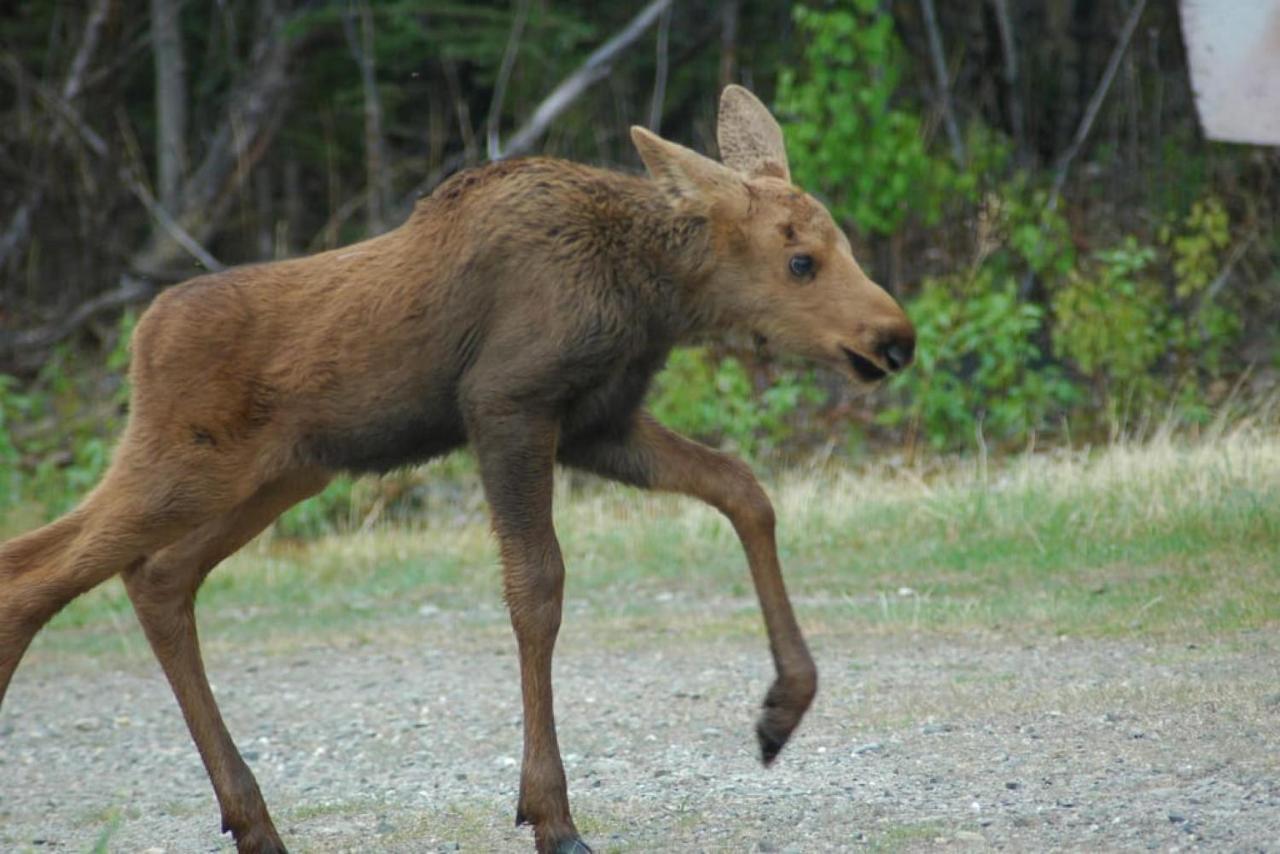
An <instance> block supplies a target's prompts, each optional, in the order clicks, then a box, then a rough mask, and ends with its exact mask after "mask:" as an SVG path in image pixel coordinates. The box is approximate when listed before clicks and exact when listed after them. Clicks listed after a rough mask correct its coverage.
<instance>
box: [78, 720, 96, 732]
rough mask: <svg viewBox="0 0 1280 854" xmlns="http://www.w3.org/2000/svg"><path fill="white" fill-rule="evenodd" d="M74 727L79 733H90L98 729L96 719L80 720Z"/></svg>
mask: <svg viewBox="0 0 1280 854" xmlns="http://www.w3.org/2000/svg"><path fill="white" fill-rule="evenodd" d="M74 726H75V728H76V729H78V730H80V731H81V732H92V731H93V730H95V729H97V728H98V719H97V718H80V720H78V721H76V722H75V724H74Z"/></svg>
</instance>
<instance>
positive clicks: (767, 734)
mask: <svg viewBox="0 0 1280 854" xmlns="http://www.w3.org/2000/svg"><path fill="white" fill-rule="evenodd" d="M790 737H791V731H790V730H787V731H786V732H780V731H778V730H777V729H775V728H773V727H771V726H770V724H769V721H768V720H767V719H766V718H761V719H760V722H759V723H757V724H756V738H757V739H759V740H760V761H761V762H763V763H764V764H765V765H766V766H768V765H772V764H773V760H775V759H777V758H778V754H779V753H780V752H781V751H782V747H783V745H785V744H786V743H787V739H788V738H790Z"/></svg>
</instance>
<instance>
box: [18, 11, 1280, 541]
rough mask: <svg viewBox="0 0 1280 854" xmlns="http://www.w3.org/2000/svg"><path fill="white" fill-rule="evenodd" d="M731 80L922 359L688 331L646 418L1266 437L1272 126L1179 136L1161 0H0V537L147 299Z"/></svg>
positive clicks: (87, 440) (987, 435)
mask: <svg viewBox="0 0 1280 854" xmlns="http://www.w3.org/2000/svg"><path fill="white" fill-rule="evenodd" d="M730 82H740V83H743V84H745V85H747V86H749V87H750V88H752V89H753V90H755V91H756V92H757V93H758V94H759V95H760V96H761V97H762V98H763V99H764V100H765V101H766V102H767V103H769V104H770V105H771V106H772V107H773V108H774V109H775V111H776V113H777V115H778V116H779V117H780V119H781V121H782V123H783V125H784V127H785V130H786V133H787V141H788V146H789V151H790V157H791V161H792V169H793V174H794V177H795V179H796V181H797V183H799V184H800V185H802V186H804V187H805V188H807V189H809V190H811V191H812V192H814V193H815V194H816V195H817V196H818V197H819V198H821V199H822V200H823V201H825V202H826V203H827V204H828V205H829V206H830V208H831V210H832V212H833V214H834V215H835V217H836V218H837V220H838V221H839V222H840V224H841V225H842V226H843V227H845V228H846V229H847V231H848V233H849V234H850V237H851V239H852V241H853V243H854V247H855V253H856V254H857V256H858V257H859V258H860V259H861V260H862V263H863V266H864V267H865V268H866V269H867V270H868V271H869V273H870V274H871V275H872V276H873V277H874V278H876V279H877V280H878V281H879V282H881V283H882V284H884V286H885V287H886V288H887V289H888V290H890V291H891V292H892V293H893V294H895V295H896V296H897V297H898V298H899V299H900V300H901V301H902V302H903V303H904V304H905V305H906V306H907V308H908V311H909V312H910V314H911V316H912V317H913V319H914V321H915V322H916V324H917V325H918V328H919V333H920V342H921V343H920V349H919V354H920V355H919V360H918V363H917V365H915V366H914V367H913V368H912V370H910V371H908V372H907V373H906V374H904V375H903V376H902V377H901V378H899V379H897V380H895V381H894V382H892V383H890V384H889V385H887V386H886V387H884V388H882V389H880V390H878V391H877V392H875V393H874V394H871V395H869V396H868V395H864V394H861V393H858V392H855V391H853V390H851V389H849V388H848V387H847V383H845V382H844V381H843V380H842V379H841V378H840V377H837V376H835V375H834V374H832V375H828V374H827V373H825V372H824V371H821V370H815V369H813V368H811V367H809V366H807V365H804V364H802V363H798V362H793V361H790V360H787V359H785V358H778V357H775V356H773V355H770V354H767V353H761V352H757V351H756V350H754V349H753V347H752V345H751V342H749V341H734V340H725V341H713V342H709V343H707V344H706V345H705V346H701V347H696V348H691V349H685V350H680V351H678V352H677V353H676V354H675V356H674V357H673V359H672V361H671V363H670V365H669V367H668V369H667V370H666V372H665V373H664V374H663V375H662V376H661V377H660V378H659V381H658V383H657V385H656V388H655V389H654V391H653V394H652V396H651V406H652V408H653V409H654V410H655V411H656V412H657V414H658V415H659V416H660V417H661V418H663V419H664V420H665V421H666V422H668V423H669V424H671V425H672V426H673V427H676V428H677V429H680V430H682V431H685V432H687V433H690V434H692V435H695V436H697V437H698V438H700V439H703V440H704V441H707V442H710V443H712V444H715V445H719V446H721V447H727V448H731V449H734V450H736V451H738V452H740V453H743V454H745V455H747V456H749V457H751V458H754V459H755V460H756V461H757V462H759V463H762V464H764V465H765V466H766V467H775V468H781V467H785V466H787V465H790V464H794V463H796V462H797V461H801V460H804V461H806V464H808V463H810V462H812V461H813V460H815V459H816V460H818V461H819V462H822V463H830V464H835V465H853V466H858V465H860V464H863V463H865V462H867V461H868V460H870V459H872V458H873V455H874V458H876V459H888V460H890V461H906V462H909V463H912V464H917V465H925V466H926V467H927V466H928V465H929V462H928V461H929V460H934V459H942V458H945V457H946V456H947V455H950V454H953V453H955V452H960V453H968V452H973V451H976V452H978V453H980V454H982V455H984V457H985V455H987V454H993V455H994V454H997V453H999V452H1002V451H1003V452H1013V451H1021V450H1023V449H1027V448H1067V447H1074V448H1080V447H1083V446H1088V445H1091V444H1106V443H1108V442H1111V441H1113V440H1115V439H1116V438H1118V437H1126V438H1128V437H1139V438H1141V437H1144V436H1147V435H1149V434H1151V433H1152V432H1154V431H1158V430H1160V431H1172V432H1175V433H1178V434H1185V435H1192V436H1194V435H1195V434H1197V433H1198V432H1200V431H1203V430H1204V429H1205V428H1206V427H1209V426H1210V425H1213V424H1218V425H1222V424H1232V425H1238V424H1242V423H1258V422H1261V423H1264V424H1269V425H1274V420H1275V419H1274V412H1275V406H1274V404H1275V401H1276V388H1277V378H1278V377H1280V299H1277V295H1278V294H1280V272H1278V271H1280V150H1278V149H1276V148H1268V147H1261V146H1248V145H1232V144H1221V143H1211V142H1207V141H1206V140H1205V139H1204V137H1203V135H1202V133H1201V130H1200V128H1199V125H1198V123H1197V117H1196V111H1195V104H1194V99H1193V94H1192V88H1191V81H1190V78H1189V73H1188V67H1187V56H1186V48H1185V45H1184V39H1183V33H1182V32H1181V29H1180V21H1179V16H1178V9H1177V5H1176V4H1175V3H1174V2H1173V0H1152V2H1146V0H1124V1H1123V2H1115V3H1099V2H1091V1H1090V0H1046V2H1037V3H1020V2H1015V0H966V2H956V3H934V2H933V0H894V2H878V0H841V2H829V3H808V4H800V3H792V2H741V0H686V1H685V2H679V3H674V2H670V0H655V2H650V3H648V4H641V3H609V4H602V3H590V2H572V0H559V1H558V2H549V0H514V2H510V1H509V0H508V2H466V3H463V2H437V0H416V1H415V2H398V1H397V0H386V2H376V1H375V0H357V1H356V2H311V3H288V2H282V1H281V0H265V2H248V0H219V2H214V3H201V2H182V0H151V2H150V3H149V5H146V6H144V5H143V4H140V3H134V4H131V3H124V2H119V1H118V0H91V2H88V3H71V2H39V3H13V2H8V3H3V4H0V200H2V202H3V203H2V204H0V508H4V512H5V513H6V515H7V516H8V517H9V520H8V521H7V522H6V524H5V525H4V526H2V529H0V534H4V535H8V534H13V533H17V531H18V530H20V529H21V528H22V527H24V526H26V525H28V524H29V523H33V522H35V521H38V520H39V519H40V518H43V517H46V516H48V515H51V514H55V513H57V512H60V511H62V510H65V509H66V508H67V507H68V506H70V505H71V504H73V503H74V502H75V501H76V500H78V498H79V497H80V496H81V495H82V494H83V493H84V491H85V490H86V489H87V488H88V487H90V486H91V485H92V484H93V483H94V482H95V481H96V479H97V477H98V476H99V474H100V473H101V471H102V469H103V467H104V466H105V464H106V462H107V460H108V459H109V454H110V448H111V444H112V442H113V440H114V437H115V436H116V435H117V434H118V432H119V429H120V427H121V425H122V423H123V420H124V418H125V417H126V413H127V383H126V380H125V378H124V370H125V368H126V366H127V360H128V350H127V342H128V337H129V333H130V330H131V329H132V325H133V323H134V322H135V321H136V318H137V316H138V313H139V312H140V311H141V310H142V309H143V308H144V307H145V304H146V302H147V300H148V299H150V298H151V297H152V296H154V294H155V293H157V292H158V291H159V290H160V289H162V288H164V287H165V286H167V285H170V284H172V283H175V282H178V281H181V280H184V279H186V278H189V277H191V276H193V275H196V274H198V273H200V272H202V271H204V270H209V269H219V268H221V267H224V266H230V265H234V264H240V263H248V262H257V261H263V260H270V259H274V258H285V257H291V256H296V255H300V254H304V253H308V252H314V251H317V250H322V249H327V248H330V247H334V246H340V245H344V244H346V243H350V242H353V241H356V240H359V239H362V238H364V237H366V236H369V235H373V234H377V233H379V232H382V231H385V230H387V229H389V228H393V227H395V226H396V225H397V224H399V223H400V222H401V221H402V220H403V219H404V217H405V215H406V214H407V212H408V211H409V210H410V209H411V208H412V205H413V203H414V201H415V200H416V199H417V198H419V197H421V196H422V195H423V194H425V193H428V192H430V190H431V189H432V187H434V186H435V185H436V184H438V183H439V182H440V181H441V180H443V179H444V178H445V177H447V176H448V175H449V174H452V173H453V172H455V171H457V170H459V169H463V168H466V167H468V166H471V165H475V164H479V163H482V162H485V161H486V160H487V159H491V158H494V157H506V156H516V155H521V154H532V153H542V154H548V155H553V156H558V157H566V158H571V159H575V160H581V161H586V162H591V163H598V164H605V165H609V166H613V167H616V168H620V169H625V170H632V171H638V170H639V169H640V165H639V161H638V159H637V157H636V154H635V152H634V150H633V149H632V146H631V143H630V141H629V136H628V133H627V130H628V128H629V126H630V125H632V124H641V125H646V126H648V127H650V128H652V129H654V130H657V131H659V132H661V133H662V134H663V135H665V136H667V137H668V138H672V139H675V140H677V141H680V142H682V143H685V144H687V145H690V146H692V147H694V148H696V149H698V150H701V151H706V152H708V153H714V151H715V141H714V139H715V137H714V129H715V128H714V119H715V105H716V99H717V94H718V92H719V90H720V88H721V87H722V86H723V85H725V84H727V83H730ZM922 461H923V462H922ZM441 469H443V471H444V473H445V474H448V472H450V471H455V472H464V473H465V471H466V470H467V469H469V463H468V461H467V460H466V458H465V457H461V458H456V459H453V460H450V461H448V462H446V464H444V465H443V466H440V467H437V469H436V471H435V472H434V473H433V475H432V477H433V478H436V479H438V478H439V477H440V475H441ZM430 479H431V478H426V477H424V476H423V475H422V474H421V473H420V472H402V473H398V474H396V475H394V476H391V477H388V478H384V479H382V480H381V481H376V482H360V483H352V482H350V481H340V482H338V483H336V484H335V485H334V486H333V487H331V488H330V490H329V491H328V492H326V493H325V494H324V495H322V496H320V497H319V498H318V499H315V500H313V501H312V502H310V503H309V504H308V505H306V506H304V507H303V508H300V509H297V510H295V511H293V512H292V513H291V514H290V515H289V516H287V517H286V518H285V519H284V520H283V521H282V522H281V523H280V526H279V528H278V531H279V532H282V533H284V534H287V535H296V536H306V535H311V534H316V533H323V532H325V531H327V530H329V529H331V528H333V527H343V526H346V525H350V524H353V523H354V524H359V525H367V524H368V523H370V521H371V520H372V521H376V520H380V519H396V518H409V517H410V516H411V514H414V513H416V512H417V511H418V510H420V509H421V507H422V505H423V504H424V503H428V502H429V499H430V497H431V487H430V486H429V483H428V481H429V480H430ZM447 479H448V478H446V480H447Z"/></svg>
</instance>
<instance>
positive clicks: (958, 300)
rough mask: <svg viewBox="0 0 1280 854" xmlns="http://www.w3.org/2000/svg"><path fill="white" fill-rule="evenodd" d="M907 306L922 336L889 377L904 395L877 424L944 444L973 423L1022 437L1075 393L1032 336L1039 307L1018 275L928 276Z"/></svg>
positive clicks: (964, 434) (968, 432) (971, 431)
mask: <svg viewBox="0 0 1280 854" xmlns="http://www.w3.org/2000/svg"><path fill="white" fill-rule="evenodd" d="M907 313H908V314H909V315H910V316H911V319H912V322H913V323H915V324H916V330H917V333H918V336H919V340H920V341H921V342H924V343H923V344H922V346H920V348H919V350H918V353H919V355H918V357H917V361H916V364H915V365H914V366H913V367H912V369H911V370H910V371H907V372H906V373H905V374H903V375H901V377H899V378H898V379H896V380H895V381H894V383H893V385H894V388H895V389H896V390H897V391H899V392H901V393H905V396H906V402H905V403H902V404H899V405H896V406H891V407H889V408H888V409H886V410H885V411H884V413H883V415H882V419H881V420H882V423H885V424H890V425H898V424H904V423H905V424H908V425H909V426H910V427H911V428H912V432H913V433H917V432H918V433H919V434H921V435H923V437H924V438H926V439H927V440H928V442H929V444H930V445H932V446H933V447H935V448H939V449H942V448H946V447H949V446H953V445H957V444H965V443H967V442H969V441H971V439H972V437H973V436H974V435H975V431H977V430H979V429H981V430H982V432H983V434H984V435H985V436H988V437H992V438H995V439H1004V440H1011V439H1018V438H1021V437H1023V436H1025V435H1027V434H1028V433H1029V432H1030V431H1033V430H1036V429H1038V428H1039V427H1041V426H1042V425H1043V424H1044V423H1045V421H1046V419H1047V418H1048V416H1049V415H1051V414H1052V413H1054V412H1056V411H1058V410H1060V409H1061V408H1062V407H1064V406H1067V405H1069V404H1070V403H1071V402H1072V401H1073V400H1074V399H1075V390H1074V389H1073V388H1072V386H1071V385H1070V383H1069V382H1068V381H1067V380H1066V378H1065V377H1064V376H1063V374H1062V372H1061V370H1059V369H1058V368H1057V367H1056V366H1055V365H1053V364H1051V363H1048V362H1047V361H1046V360H1045V358H1044V354H1042V353H1041V351H1040V346H1039V344H1038V343H1037V341H1038V339H1039V337H1040V333H1041V332H1042V330H1043V327H1044V321H1045V317H1044V310H1043V309H1042V308H1041V307H1040V306H1038V305H1035V304H1034V303H1029V302H1025V301H1021V300H1019V299H1018V296H1017V284H1016V282H1015V281H1013V280H1012V279H1010V278H998V277H997V276H996V275H995V273H994V272H993V271H992V269H991V268H987V267H984V268H980V269H979V270H978V272H977V273H976V274H975V276H974V278H973V279H972V280H959V279H932V280H929V281H927V282H926V283H925V286H924V290H923V291H922V292H921V294H920V296H919V297H917V298H916V299H915V300H913V301H912V302H911V303H910V304H909V305H908V306H907Z"/></svg>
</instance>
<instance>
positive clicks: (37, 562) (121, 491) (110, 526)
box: [0, 453, 207, 700]
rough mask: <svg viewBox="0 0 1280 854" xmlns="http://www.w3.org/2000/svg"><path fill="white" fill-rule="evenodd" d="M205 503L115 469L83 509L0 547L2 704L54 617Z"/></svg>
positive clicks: (176, 483) (162, 541)
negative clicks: (32, 646)
mask: <svg viewBox="0 0 1280 854" xmlns="http://www.w3.org/2000/svg"><path fill="white" fill-rule="evenodd" d="M117 456H121V457H122V456H124V454H123V453H118V454H117ZM206 504H207V502H205V503H202V502H201V500H200V494H199V490H198V489H192V488H191V487H190V486H189V485H188V484H185V483H183V482H182V481H181V480H179V479H177V478H174V477H172V476H170V475H169V474H167V473H165V472H164V471H156V470H154V469H146V468H143V467H132V466H130V465H128V464H120V463H117V464H114V465H113V466H112V467H111V468H110V469H109V470H108V471H107V474H106V476H105V477H104V478H103V480H102V483H100V484H99V485H98V487H97V488H96V489H94V491H93V492H91V493H90V494H89V495H88V496H87V497H86V498H85V500H84V502H83V503H82V504H81V505H80V506H79V507H78V508H76V509H75V510H73V511H72V512H70V513H68V514H67V515H66V516H63V517H62V518H61V519H58V520H57V521H55V522H52V523H50V524H48V525H45V526H44V527H43V528H38V529H36V530H35V531H32V532H30V533H28V534H25V535H24V536H21V537H18V538H16V539H13V540H10V541H9V542H7V543H4V544H3V545H0V700H3V698H4V694H5V691H6V689H7V688H8V684H9V680H10V678H11V677H12V675H13V672H14V670H15V669H16V668H17V666H18V662H19V661H20V660H21V658H22V655H23V653H24V652H25V651H26V649H27V647H28V645H29V644H30V643H31V640H32V638H33V637H34V636H35V634H36V632H38V631H39V630H40V628H41V627H42V626H43V625H44V624H45V623H47V622H48V621H49V619H50V618H51V617H53V615H54V614H56V613H57V612H58V611H60V610H61V609H62V607H63V606H64V605H66V604H67V603H68V602H70V601H71V600H72V599H74V598H75V597H77V596H79V595H80V594H81V593H84V592H85V591H87V590H90V589H91V588H93V587H95V586H97V585H98V584H100V583H102V582H103V581H106V580H107V579H108V578H110V577H111V576H113V575H115V574H117V573H119V572H121V571H123V570H124V569H126V568H127V567H129V566H131V565H134V564H137V563H140V562H141V561H142V560H143V559H144V558H145V557H146V556H147V555H148V554H150V553H152V552H153V551H155V550H156V549H159V548H162V547H163V546H165V545H167V544H168V543H170V542H172V541H173V540H175V539H177V538H178V537H180V536H182V534H183V533H184V532H186V531H188V530H190V529H191V528H192V527H193V526H194V525H195V524H196V523H197V520H198V519H199V518H200V514H201V513H202V512H207V510H206V509H205V508H206Z"/></svg>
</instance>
